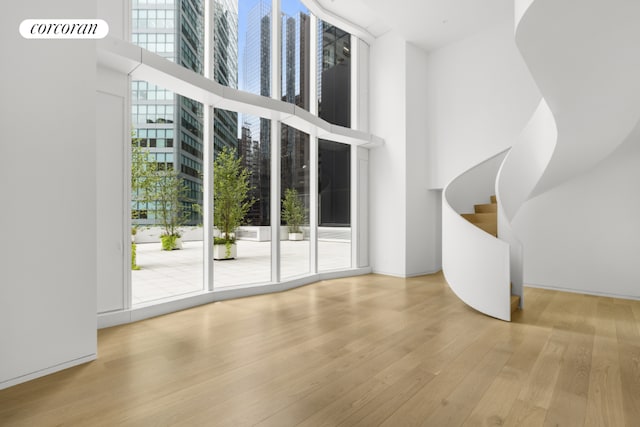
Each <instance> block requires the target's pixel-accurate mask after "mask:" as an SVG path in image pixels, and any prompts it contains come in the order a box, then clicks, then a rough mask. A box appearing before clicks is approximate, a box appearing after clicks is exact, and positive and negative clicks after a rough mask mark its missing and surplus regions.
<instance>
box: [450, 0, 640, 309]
mask: <svg viewBox="0 0 640 427" xmlns="http://www.w3.org/2000/svg"><path fill="white" fill-rule="evenodd" d="M638 16H640V2H634V1H625V0H612V1H607V2H604V1H601V0H583V1H577V0H561V1H558V0H516V1H515V21H516V25H515V39H516V44H517V46H518V49H519V50H520V52H521V54H522V57H523V58H524V60H525V62H526V64H527V66H528V67H529V70H530V72H531V75H532V77H533V79H534V80H535V82H536V84H537V85H538V88H539V90H540V93H541V94H542V98H543V99H542V101H541V102H540V105H539V106H538V108H537V109H536V111H535V112H534V114H533V115H532V117H531V119H530V121H529V123H528V124H527V126H526V127H525V128H524V129H523V131H522V133H521V134H520V136H519V137H518V138H517V140H516V141H514V143H513V145H512V147H511V148H510V149H509V150H507V151H505V152H501V153H498V154H496V155H495V156H493V157H491V158H489V159H487V160H485V161H483V162H481V163H479V164H478V165H476V166H474V167H473V168H471V169H469V170H467V171H466V172H464V173H463V174H461V175H459V176H458V177H456V178H455V179H453V180H452V181H451V183H449V185H448V186H447V187H446V188H445V190H444V192H443V208H442V209H443V211H442V233H443V236H442V240H443V248H442V251H443V252H442V263H443V272H444V275H445V277H446V279H447V282H448V283H449V286H450V287H451V289H452V290H453V291H454V292H455V293H456V294H457V295H458V296H459V297H460V299H462V300H463V301H464V302H465V303H466V304H468V305H469V306H471V307H473V308H474V309H476V310H478V311H480V312H482V313H485V314H487V315H489V316H492V317H496V318H498V319H502V320H505V321H510V320H511V314H512V306H517V307H519V308H523V306H524V299H523V265H524V262H525V260H526V248H523V247H522V244H521V243H520V241H519V240H518V236H517V235H516V233H514V231H513V229H512V226H511V224H512V223H513V221H514V218H515V217H516V216H517V215H518V213H519V212H520V211H521V209H522V207H523V206H525V205H526V203H527V201H528V200H531V199H532V198H534V197H537V196H539V195H541V194H543V193H545V192H547V191H549V190H551V189H553V188H555V187H557V186H558V185H560V184H562V183H565V182H567V181H569V180H571V179H572V178H574V177H576V176H578V175H579V174H581V173H583V172H585V171H587V170H589V169H591V168H593V167H594V166H596V165H597V164H598V163H599V162H601V161H602V160H604V159H605V158H606V157H607V156H608V155H609V154H610V153H612V152H613V151H614V150H615V149H616V148H617V147H618V146H619V145H621V144H622V143H623V142H624V141H625V139H626V138H627V136H628V135H629V134H630V133H631V132H632V131H633V130H634V128H636V126H637V125H638V123H639V119H640V77H639V76H640V43H639V42H638V41H639V40H640V25H638V23H637V17H638ZM493 194H495V195H496V205H495V210H496V213H495V218H496V220H497V224H496V225H495V226H494V225H490V226H489V225H486V224H483V225H481V226H480V227H478V226H476V225H477V224H482V223H483V222H484V223H486V222H488V216H487V215H485V216H484V218H482V216H481V217H477V216H475V217H474V216H471V215H469V214H468V213H469V212H472V211H473V210H474V206H475V205H478V204H483V203H486V200H488V198H489V197H491V195H493ZM461 214H465V216H464V217H463V216H462V215H461ZM493 227H495V231H497V233H493V231H494V228H493Z"/></svg>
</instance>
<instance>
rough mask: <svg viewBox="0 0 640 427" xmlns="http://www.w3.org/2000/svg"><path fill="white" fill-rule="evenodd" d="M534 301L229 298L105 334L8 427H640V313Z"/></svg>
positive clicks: (16, 394) (372, 281) (572, 299)
mask: <svg viewBox="0 0 640 427" xmlns="http://www.w3.org/2000/svg"><path fill="white" fill-rule="evenodd" d="M525 302H526V310H525V311H524V312H518V313H516V314H515V316H514V321H513V322H512V323H506V322H502V321H499V320H495V319H491V318H488V317H485V316H484V315H481V314H479V313H477V312H475V311H473V310H472V309H470V308H468V307H466V306H465V305H464V304H463V303H462V302H460V301H459V300H458V299H457V298H456V297H455V295H453V294H452V292H451V291H450V290H449V288H448V287H447V285H446V284H445V282H444V280H443V278H442V276H441V275H440V274H436V275H432V276H423V277H417V278H411V279H406V280H405V279H397V278H391V277H385V276H379V275H368V276H361V277H356V278H348V279H340V280H333V281H325V282H319V283H316V284H313V285H309V286H305V287H302V288H298V289H295V290H292V291H288V292H283V293H278V294H271V295H264V296H257V297H251V298H244V299H238V300H232V301H225V302H218V303H214V304H210V305H207V306H202V307H198V308H194V309H190V310H186V311H182V312H179V313H174V314H170V315H166V316H162V317H158V318H155V319H150V320H146V321H142V322H138V323H134V324H130V325H125V326H120V327H115V328H110V329H105V330H101V331H99V333H98V336H99V339H98V343H99V358H98V360H97V361H95V362H92V363H89V364H86V365H83V366H79V367H75V368H71V369H68V370H65V371H63V372H59V373H56V374H53V375H50V376H48V377H45V378H40V379H38V380H34V381H31V382H28V383H25V384H21V385H18V386H15V387H12V388H9V389H7V390H3V391H0V425H2V426H14V425H15V426H54V425H56V426H57V425H69V426H82V425H87V426H102V425H104V426H115V425H127V426H164V425H171V426H173V425H188V426H248V425H259V426H278V427H282V426H294V425H296V426H297V425H301V426H324V425H326V426H337V425H342V426H377V425H383V426H405V425H426V426H437V427H440V426H486V425H509V426H529V425H531V426H537V425H541V426H542V425H549V426H583V425H586V426H625V425H627V426H638V425H640V424H639V423H640V302H639V301H627V300H617V299H612V298H603V297H594V296H586V295H577V294H569V293H563V292H555V291H548V290H538V289H526V293H525Z"/></svg>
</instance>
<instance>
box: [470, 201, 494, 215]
mask: <svg viewBox="0 0 640 427" xmlns="http://www.w3.org/2000/svg"><path fill="white" fill-rule="evenodd" d="M474 209H475V211H476V213H488V212H498V205H497V204H496V203H486V204H482V205H474Z"/></svg>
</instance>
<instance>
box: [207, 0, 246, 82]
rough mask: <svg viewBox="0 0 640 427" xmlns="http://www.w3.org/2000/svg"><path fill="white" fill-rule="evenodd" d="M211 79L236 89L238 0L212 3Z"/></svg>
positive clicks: (219, 0) (222, 0)
mask: <svg viewBox="0 0 640 427" xmlns="http://www.w3.org/2000/svg"><path fill="white" fill-rule="evenodd" d="M241 3H242V2H241ZM213 79H214V80H215V81H216V82H218V83H220V84H222V85H225V86H229V87H232V88H235V89H237V88H238V0H217V1H214V2H213Z"/></svg>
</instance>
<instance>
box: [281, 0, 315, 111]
mask: <svg viewBox="0 0 640 427" xmlns="http://www.w3.org/2000/svg"><path fill="white" fill-rule="evenodd" d="M281 7H282V11H281V12H282V13H281V14H280V19H281V21H282V22H281V24H282V51H281V57H280V63H281V66H282V100H283V101H286V102H289V103H291V104H295V105H297V106H299V107H302V108H304V109H305V110H307V111H308V110H309V73H310V70H311V68H310V60H311V59H310V53H309V48H310V32H311V19H310V17H309V11H308V10H307V8H306V7H305V6H304V5H303V4H302V3H301V2H299V1H295V0H292V1H283V2H282V6H281Z"/></svg>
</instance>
